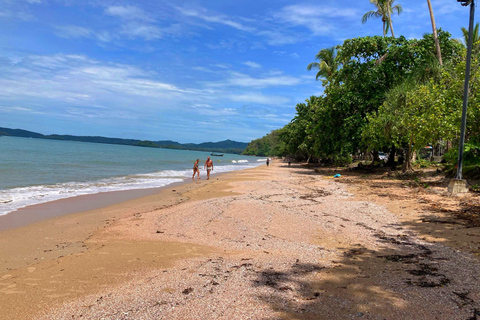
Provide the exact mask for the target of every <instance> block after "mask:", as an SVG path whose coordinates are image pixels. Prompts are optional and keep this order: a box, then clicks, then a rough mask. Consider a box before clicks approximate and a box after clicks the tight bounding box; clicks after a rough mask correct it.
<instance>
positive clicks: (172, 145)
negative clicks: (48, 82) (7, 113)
mask: <svg viewBox="0 0 480 320" xmlns="http://www.w3.org/2000/svg"><path fill="white" fill-rule="evenodd" d="M0 136H12V137H22V138H37V139H51V140H66V141H81V142H92V143H107V144H121V145H129V146H137V147H148V148H166V149H179V150H195V151H207V152H221V153H236V154H240V153H242V152H243V150H245V148H246V147H247V146H248V143H245V142H237V141H232V140H225V141H219V142H203V143H199V144H196V143H183V144H182V143H179V142H176V141H171V140H160V141H149V140H136V139H121V138H107V137H99V136H72V135H59V134H51V135H44V134H41V133H37V132H32V131H27V130H22V129H10V128H2V127H0Z"/></svg>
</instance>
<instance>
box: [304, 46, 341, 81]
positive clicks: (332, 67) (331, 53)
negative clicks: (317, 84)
mask: <svg viewBox="0 0 480 320" xmlns="http://www.w3.org/2000/svg"><path fill="white" fill-rule="evenodd" d="M335 56H336V52H335V47H331V48H327V49H322V50H320V51H319V52H318V53H317V54H316V55H315V60H319V62H312V63H310V64H309V65H308V66H307V70H308V71H310V70H312V69H317V70H318V72H317V75H316V77H315V78H316V79H317V80H318V79H319V78H323V80H322V84H323V85H324V86H326V85H327V84H328V82H329V81H330V80H331V79H332V76H333V75H334V74H335V72H336V71H337V69H338V67H339V64H338V62H337V61H336V59H335Z"/></svg>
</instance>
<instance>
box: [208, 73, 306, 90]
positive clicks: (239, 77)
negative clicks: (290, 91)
mask: <svg viewBox="0 0 480 320" xmlns="http://www.w3.org/2000/svg"><path fill="white" fill-rule="evenodd" d="M300 83H301V80H300V79H299V78H295V77H291V76H284V75H278V76H274V77H263V78H254V77H251V76H249V75H246V74H243V73H240V72H231V73H230V77H229V78H228V79H225V80H224V81H222V82H211V83H209V85H211V86H213V87H223V86H237V87H252V88H265V87H279V86H296V85H299V84H300Z"/></svg>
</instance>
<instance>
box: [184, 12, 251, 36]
mask: <svg viewBox="0 0 480 320" xmlns="http://www.w3.org/2000/svg"><path fill="white" fill-rule="evenodd" d="M176 9H177V10H178V11H179V12H180V13H182V14H183V15H185V16H187V17H194V18H198V19H201V20H203V21H206V22H212V23H218V24H223V25H226V26H229V27H232V28H235V29H237V30H241V31H248V32H253V31H254V30H255V28H252V27H249V26H245V25H244V24H242V23H240V22H236V21H233V20H232V19H231V18H229V17H228V16H226V15H223V14H213V13H209V12H207V10H205V9H198V10H196V9H192V8H184V7H176Z"/></svg>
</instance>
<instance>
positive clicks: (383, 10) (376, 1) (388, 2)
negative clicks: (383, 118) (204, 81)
mask: <svg viewBox="0 0 480 320" xmlns="http://www.w3.org/2000/svg"><path fill="white" fill-rule="evenodd" d="M394 2H395V0H370V3H371V4H373V5H374V6H375V7H377V11H373V10H372V11H368V12H367V13H365V14H364V15H363V17H362V23H366V22H367V21H368V20H369V19H370V18H382V22H383V36H384V37H386V36H387V33H388V30H389V29H390V31H391V33H392V37H395V34H394V32H393V23H392V13H395V12H396V13H397V14H400V13H402V12H403V8H402V6H401V5H399V4H397V5H395V6H394V5H393V4H394Z"/></svg>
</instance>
